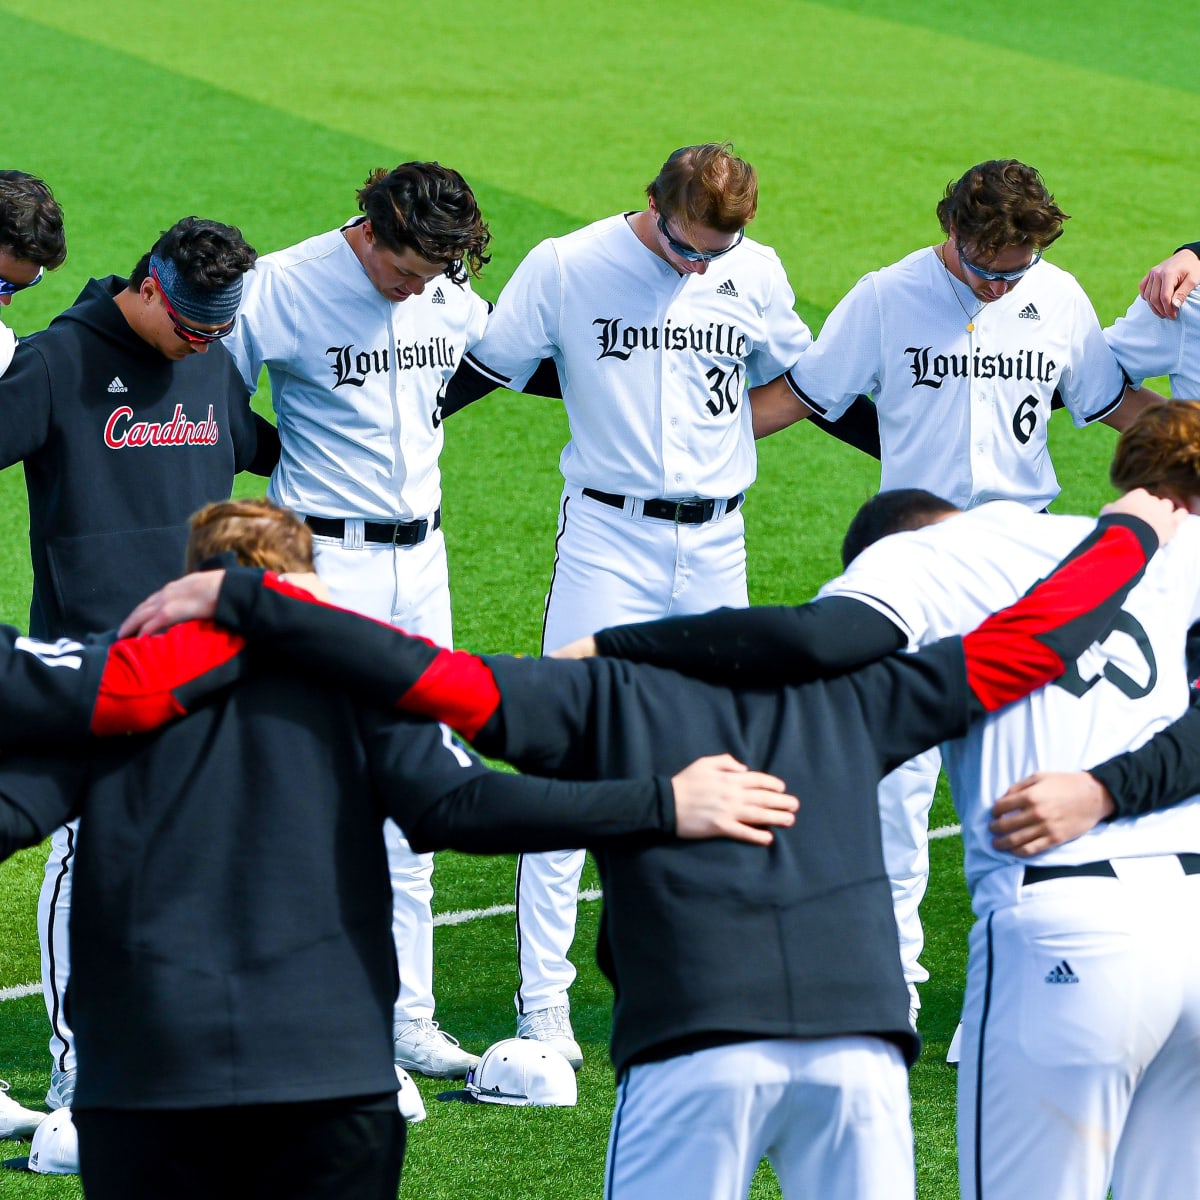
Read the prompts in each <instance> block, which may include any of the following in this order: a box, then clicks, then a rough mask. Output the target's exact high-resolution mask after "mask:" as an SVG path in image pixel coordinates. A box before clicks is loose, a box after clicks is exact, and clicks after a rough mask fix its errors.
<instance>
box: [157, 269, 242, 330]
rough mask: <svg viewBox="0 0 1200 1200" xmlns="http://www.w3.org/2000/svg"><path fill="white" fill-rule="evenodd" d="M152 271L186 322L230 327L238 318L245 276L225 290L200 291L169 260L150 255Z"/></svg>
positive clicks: (200, 289)
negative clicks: (235, 318) (236, 317)
mask: <svg viewBox="0 0 1200 1200" xmlns="http://www.w3.org/2000/svg"><path fill="white" fill-rule="evenodd" d="M150 269H151V270H152V271H153V272H154V273H155V275H156V276H157V277H158V282H159V284H161V286H162V290H163V291H164V292H166V294H167V299H168V300H169V301H170V302H171V307H172V308H173V309H174V310H175V311H176V312H177V313H178V314H179V315H180V316H181V317H183V318H184V319H185V320H188V321H194V322H195V323H196V324H197V325H216V326H219V325H228V324H229V322H230V321H232V320H233V318H234V317H235V316H236V315H237V310H238V305H239V304H240V303H241V300H242V277H241V276H240V275H239V276H238V277H237V279H235V280H234V281H233V282H232V283H227V284H225V285H224V287H216V288H198V287H196V286H195V285H194V284H191V283H189V282H188V281H187V280H186V279H184V278H183V276H182V275H180V273H179V268H178V267H177V266H176V265H175V263H174V262H173V261H172V260H171V259H169V258H160V257H159V256H158V255H157V254H151V255H150Z"/></svg>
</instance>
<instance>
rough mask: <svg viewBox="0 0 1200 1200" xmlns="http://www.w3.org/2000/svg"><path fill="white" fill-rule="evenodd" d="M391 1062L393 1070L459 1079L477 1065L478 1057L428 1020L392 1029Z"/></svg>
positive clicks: (416, 1020)
mask: <svg viewBox="0 0 1200 1200" xmlns="http://www.w3.org/2000/svg"><path fill="white" fill-rule="evenodd" d="M392 1058H393V1060H394V1061H395V1064H396V1066H398V1067H403V1068H404V1069H405V1070H406V1071H414V1072H415V1073H416V1074H418V1075H429V1076H431V1077H432V1078H434V1079H461V1078H462V1077H463V1076H464V1075H465V1074H466V1073H467V1072H468V1071H469V1070H470V1069H471V1068H472V1067H473V1066H474V1065H475V1064H476V1063H477V1062H478V1061H479V1055H478V1054H468V1053H467V1052H466V1051H465V1050H464V1049H463V1048H462V1047H461V1046H460V1045H459V1044H458V1039H457V1038H452V1037H451V1036H450V1035H449V1034H448V1033H443V1032H442V1031H441V1030H440V1029H439V1028H438V1023H437V1022H436V1021H431V1020H430V1019H429V1018H428V1017H417V1018H415V1019H414V1020H412V1021H401V1022H399V1024H397V1025H396V1026H395V1028H394V1029H393V1030H392Z"/></svg>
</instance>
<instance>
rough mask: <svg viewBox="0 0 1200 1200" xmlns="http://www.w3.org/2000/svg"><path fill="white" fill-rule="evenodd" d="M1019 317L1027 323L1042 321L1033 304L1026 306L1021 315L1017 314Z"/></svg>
mask: <svg viewBox="0 0 1200 1200" xmlns="http://www.w3.org/2000/svg"><path fill="white" fill-rule="evenodd" d="M1017 316H1018V317H1021V318H1022V319H1023V320H1026V321H1040V320H1041V319H1042V315H1041V313H1039V312H1038V310H1037V309H1036V308H1035V307H1034V306H1033V305H1032V304H1027V305H1025V307H1024V308H1023V309H1021V311H1020V312H1019V313H1017Z"/></svg>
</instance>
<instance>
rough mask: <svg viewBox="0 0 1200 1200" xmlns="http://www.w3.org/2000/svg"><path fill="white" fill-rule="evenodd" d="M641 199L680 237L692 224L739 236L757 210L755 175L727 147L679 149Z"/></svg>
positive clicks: (709, 144) (715, 144)
mask: <svg viewBox="0 0 1200 1200" xmlns="http://www.w3.org/2000/svg"><path fill="white" fill-rule="evenodd" d="M646 195H647V196H648V197H649V198H650V199H651V200H653V201H654V207H655V208H657V209H658V211H659V212H660V213H661V214H662V215H663V216H664V217H666V218H667V219H668V220H674V221H675V222H676V223H677V224H678V226H679V228H680V230H681V231H682V233H683V235H684V236H685V237H688V236H690V234H691V231H692V230H693V229H694V228H695V227H696V226H697V225H706V226H708V228H709V229H715V230H717V232H718V233H739V232H740V231H741V230H742V229H744V228H745V227H746V226H747V225H749V224H750V222H751V221H753V220H754V214H755V213H756V212H757V211H758V172H756V171H755V169H754V168H753V167H752V166H751V165H750V164H749V163H748V162H746V160H745V159H743V158H737V157H736V156H735V155H734V153H733V143H732V142H705V143H704V144H703V145H700V146H683V147H682V148H681V149H679V150H676V151H675V152H674V153H673V154H672V155H671V157H670V158H668V159H667V161H666V162H665V163H663V165H662V170H660V171H659V173H658V174H657V175H656V176H655V177H654V179H652V180H651V181H650V182H649V183H648V184H647V185H646Z"/></svg>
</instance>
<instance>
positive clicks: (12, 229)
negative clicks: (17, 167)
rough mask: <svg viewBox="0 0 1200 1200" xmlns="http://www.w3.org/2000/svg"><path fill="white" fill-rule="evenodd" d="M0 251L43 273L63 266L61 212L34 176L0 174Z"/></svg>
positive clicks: (45, 188)
mask: <svg viewBox="0 0 1200 1200" xmlns="http://www.w3.org/2000/svg"><path fill="white" fill-rule="evenodd" d="M0 250H7V251H8V252H9V253H10V254H11V255H12V256H13V258H19V259H22V260H24V261H25V262H31V263H35V264H36V265H37V266H39V267H44V268H45V269H46V270H47V271H53V270H54V268H55V267H61V266H62V265H63V263H64V262H66V259H67V238H66V234H65V233H64V232H63V215H62V209H61V208H60V207H59V203H58V201H57V200H55V199H54V194H53V193H52V192H51V191H50V189H49V188H48V187H47V186H46V184H45V183H44V182H43V181H42V180H40V179H39V178H38V177H37V176H36V175H29V174H27V173H26V172H24V171H0Z"/></svg>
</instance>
